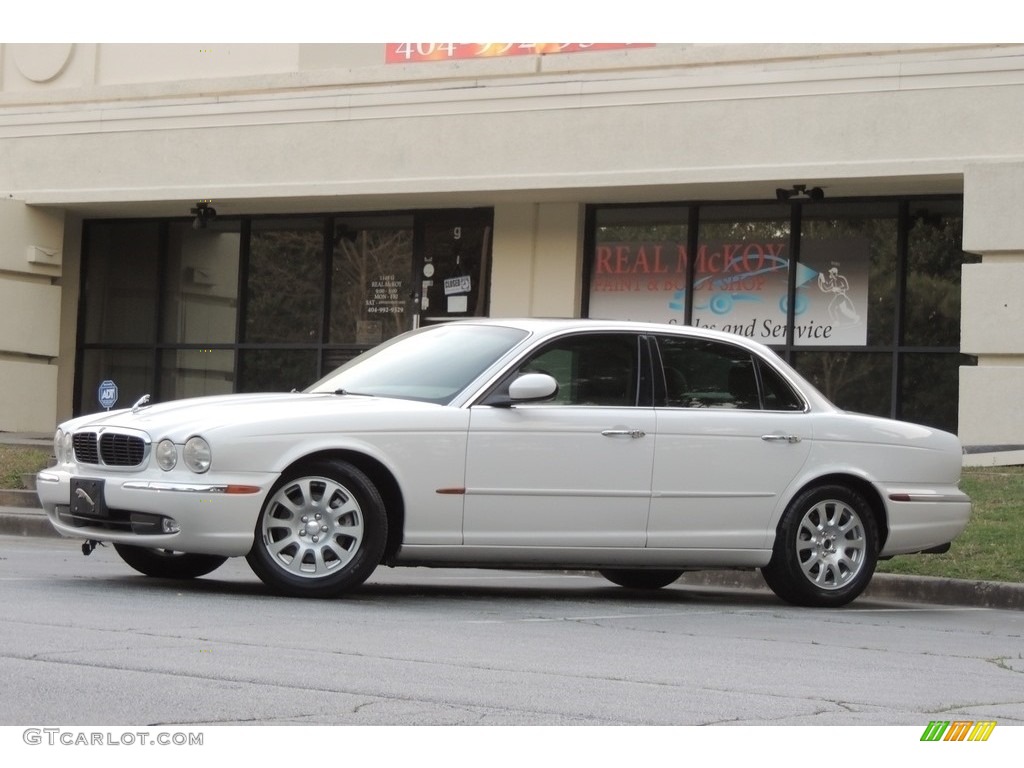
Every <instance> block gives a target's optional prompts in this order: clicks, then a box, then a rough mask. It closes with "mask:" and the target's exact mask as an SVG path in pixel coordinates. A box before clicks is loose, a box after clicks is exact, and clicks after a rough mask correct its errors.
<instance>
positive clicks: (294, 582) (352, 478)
mask: <svg viewBox="0 0 1024 768" xmlns="http://www.w3.org/2000/svg"><path fill="white" fill-rule="evenodd" d="M386 540H387V516H386V514H385V510H384V502H383V501H382V500H381V496H380V493H378V491H377V489H376V488H375V487H374V485H373V483H372V482H371V481H370V479H369V478H368V477H367V476H366V475H365V474H364V473H363V472H361V471H360V470H359V469H358V468H357V467H355V466H353V465H352V464H349V463H348V462H344V461H321V462H316V463H314V464H310V465H308V466H306V467H304V468H302V469H301V470H300V471H298V472H293V473H290V474H289V475H286V476H285V477H284V478H283V479H282V480H281V481H280V482H279V483H278V484H277V485H276V486H275V487H274V489H273V490H272V491H271V492H270V495H269V496H268V498H267V501H266V503H265V504H264V505H263V510H262V511H261V512H260V516H259V520H258V521H257V523H256V536H255V540H254V541H253V546H252V549H251V550H250V551H249V554H248V555H247V557H246V559H247V560H248V561H249V566H250V567H251V568H252V569H253V571H254V572H255V573H256V575H257V576H259V577H260V579H262V580H263V582H264V583H266V584H267V585H268V586H270V587H272V588H273V589H275V590H276V591H278V592H281V593H283V594H286V595H292V596H295V597H335V596H337V595H340V594H342V593H344V592H345V591H347V590H349V589H352V588H353V587H357V586H359V585H360V584H362V583H363V582H364V581H366V579H367V578H369V576H370V574H371V573H373V571H374V569H375V568H376V567H377V565H378V564H379V563H380V561H381V558H382V557H383V553H384V545H385V543H386Z"/></svg>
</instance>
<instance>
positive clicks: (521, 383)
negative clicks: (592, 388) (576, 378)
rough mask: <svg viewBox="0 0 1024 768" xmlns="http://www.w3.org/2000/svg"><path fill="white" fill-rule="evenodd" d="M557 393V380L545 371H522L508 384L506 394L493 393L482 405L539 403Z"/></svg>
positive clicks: (499, 406)
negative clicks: (521, 373) (522, 372)
mask: <svg viewBox="0 0 1024 768" xmlns="http://www.w3.org/2000/svg"><path fill="white" fill-rule="evenodd" d="M556 394H558V382H557V381H555V379H554V377H553V376H548V374H546V373H524V374H523V375H522V376H520V377H519V378H518V379H516V380H515V381H513V382H512V383H511V384H509V386H508V394H507V395H504V394H494V395H491V396H490V397H488V398H487V400H485V401H484V403H483V404H484V405H490V406H493V407H495V408H511V407H512V406H513V405H517V404H518V403H539V402H541V401H542V400H550V399H551V398H552V397H554V396H555V395H556Z"/></svg>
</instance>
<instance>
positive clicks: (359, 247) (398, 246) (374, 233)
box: [330, 216, 415, 346]
mask: <svg viewBox="0 0 1024 768" xmlns="http://www.w3.org/2000/svg"><path fill="white" fill-rule="evenodd" d="M412 243H413V223H412V217H411V216H410V217H396V218H395V219H370V220H359V219H339V220H338V221H337V222H335V226H334V263H333V266H332V269H331V323H330V341H331V343H332V344H356V345H361V346H362V345H368V344H379V343H381V342H382V341H385V340H386V339H390V338H391V337H392V336H395V335H397V334H399V333H401V332H402V331H406V330H409V329H410V328H411V327H412V317H413V315H414V312H415V306H414V304H413V299H412V294H413V290H414V289H413V287H412V283H413V267H412V260H413V249H412Z"/></svg>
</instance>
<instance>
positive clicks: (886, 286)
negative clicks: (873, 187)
mask: <svg viewBox="0 0 1024 768" xmlns="http://www.w3.org/2000/svg"><path fill="white" fill-rule="evenodd" d="M898 213H899V212H898V207H897V204H896V203H895V202H892V203H847V204H844V203H838V204H829V205H825V206H817V205H806V206H804V208H803V210H802V211H801V214H802V215H801V221H800V263H801V264H802V265H804V266H805V267H806V268H807V269H808V270H811V271H813V273H814V274H813V275H812V274H811V273H810V272H806V273H805V274H806V276H807V277H808V279H807V281H806V282H804V283H803V284H802V285H801V287H800V289H799V290H798V298H797V305H798V307H799V306H800V305H801V298H800V296H801V294H802V295H803V296H804V297H806V300H807V301H808V302H809V303H811V304H813V305H814V307H815V308H816V313H815V314H816V316H817V318H818V322H819V323H822V324H827V325H829V326H831V332H830V334H829V337H828V338H827V339H814V338H808V339H805V340H804V341H805V342H806V343H807V344H809V345H812V346H859V347H862V346H876V345H879V344H882V345H886V344H891V343H892V341H893V324H894V322H895V313H896V276H897V266H898V264H899V260H898V257H897V246H898V237H897V235H898V226H897V225H898ZM797 341H798V343H799V342H800V339H798V340H797Z"/></svg>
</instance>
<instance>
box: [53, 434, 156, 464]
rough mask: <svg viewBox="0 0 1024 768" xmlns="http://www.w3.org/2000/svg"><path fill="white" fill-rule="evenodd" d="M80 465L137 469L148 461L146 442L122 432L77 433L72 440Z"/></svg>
mask: <svg viewBox="0 0 1024 768" xmlns="http://www.w3.org/2000/svg"><path fill="white" fill-rule="evenodd" d="M71 440H72V444H73V445H74V448H75V460H76V461H78V462H79V463H80V464H102V465H105V466H108V467H137V466H139V465H140V464H142V463H143V462H144V461H145V460H146V441H145V440H143V439H142V438H141V437H139V436H138V435H126V434H123V433H121V432H103V433H102V434H99V433H96V432H76V433H75V434H74V436H73V437H72V438H71Z"/></svg>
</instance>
